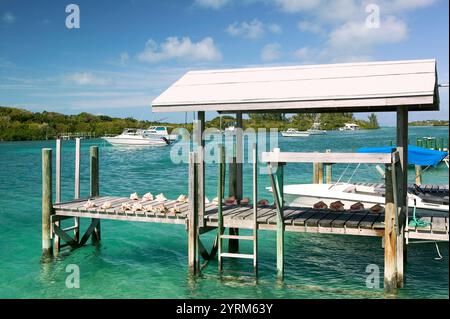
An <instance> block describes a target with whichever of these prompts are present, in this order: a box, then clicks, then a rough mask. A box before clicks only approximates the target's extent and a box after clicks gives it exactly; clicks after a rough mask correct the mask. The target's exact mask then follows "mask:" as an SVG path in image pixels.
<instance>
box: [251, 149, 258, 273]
mask: <svg viewBox="0 0 450 319" xmlns="http://www.w3.org/2000/svg"><path fill="white" fill-rule="evenodd" d="M252 155H253V156H252V157H253V254H254V255H253V271H254V272H255V273H258V146H257V144H256V143H253V146H252Z"/></svg>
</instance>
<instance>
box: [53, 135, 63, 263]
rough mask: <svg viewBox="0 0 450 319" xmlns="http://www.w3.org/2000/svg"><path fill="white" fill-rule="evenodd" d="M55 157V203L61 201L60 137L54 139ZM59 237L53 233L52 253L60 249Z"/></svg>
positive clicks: (57, 222) (56, 222)
mask: <svg viewBox="0 0 450 319" xmlns="http://www.w3.org/2000/svg"><path fill="white" fill-rule="evenodd" d="M55 155H56V159H55V166H56V167H55V174H56V176H55V199H56V203H60V202H61V139H59V138H58V139H56V154H55ZM54 224H55V226H56V227H59V226H60V222H59V221H55V223H54ZM60 244H61V239H60V238H59V235H58V234H56V233H53V254H54V255H57V254H58V252H59V249H60Z"/></svg>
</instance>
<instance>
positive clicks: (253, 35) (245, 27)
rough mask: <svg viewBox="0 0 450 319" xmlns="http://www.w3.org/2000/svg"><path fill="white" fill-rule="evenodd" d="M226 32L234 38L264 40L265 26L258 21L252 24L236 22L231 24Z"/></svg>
mask: <svg viewBox="0 0 450 319" xmlns="http://www.w3.org/2000/svg"><path fill="white" fill-rule="evenodd" d="M226 31H227V32H228V34H230V35H232V36H235V37H237V36H242V37H244V38H247V39H259V38H262V37H263V36H264V33H265V31H264V24H263V23H262V22H261V21H259V20H258V19H254V20H252V21H250V22H247V21H244V22H241V23H238V22H235V23H233V24H230V25H229V26H228V27H227V29H226Z"/></svg>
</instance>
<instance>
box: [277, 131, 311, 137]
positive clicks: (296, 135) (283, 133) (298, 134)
mask: <svg viewBox="0 0 450 319" xmlns="http://www.w3.org/2000/svg"><path fill="white" fill-rule="evenodd" d="M281 135H282V136H283V137H308V136H309V133H286V132H281Z"/></svg>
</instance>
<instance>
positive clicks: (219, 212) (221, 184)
mask: <svg viewBox="0 0 450 319" xmlns="http://www.w3.org/2000/svg"><path fill="white" fill-rule="evenodd" d="M218 167H219V171H218V181H217V199H218V206H217V239H218V242H217V251H218V257H217V258H218V259H217V261H218V268H219V272H221V271H222V235H223V231H224V228H223V215H222V208H223V207H222V205H223V195H224V177H225V151H224V147H223V145H222V144H220V145H219V154H218Z"/></svg>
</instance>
